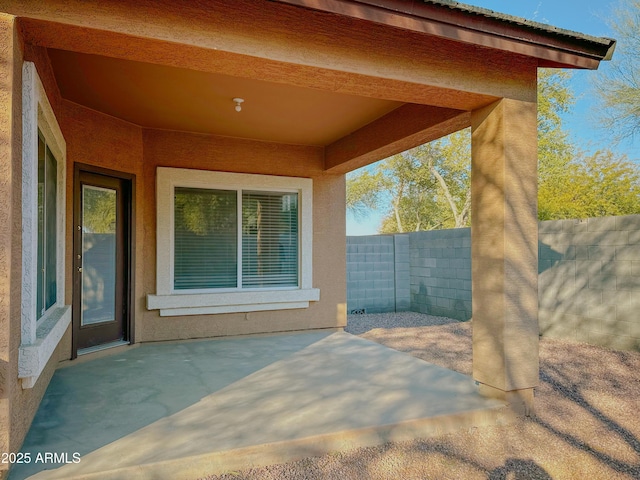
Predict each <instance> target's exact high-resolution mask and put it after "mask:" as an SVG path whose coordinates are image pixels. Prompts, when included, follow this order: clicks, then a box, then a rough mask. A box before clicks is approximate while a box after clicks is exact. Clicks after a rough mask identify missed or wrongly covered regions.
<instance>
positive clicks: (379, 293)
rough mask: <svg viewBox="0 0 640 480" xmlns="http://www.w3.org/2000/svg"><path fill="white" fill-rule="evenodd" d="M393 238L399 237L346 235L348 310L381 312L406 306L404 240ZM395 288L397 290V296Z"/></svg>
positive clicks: (406, 284) (407, 257) (407, 292)
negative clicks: (398, 291)
mask: <svg viewBox="0 0 640 480" xmlns="http://www.w3.org/2000/svg"><path fill="white" fill-rule="evenodd" d="M396 237H402V236H399V235H374V236H366V237H347V311H348V312H349V313H352V312H356V311H359V310H366V312H367V313H385V312H395V311H402V310H408V309H409V301H408V297H409V288H408V283H409V279H408V271H409V268H408V263H409V252H408V241H405V239H402V238H399V239H398V242H397V243H396ZM405 244H406V247H405ZM396 260H397V262H396ZM405 272H406V274H405ZM405 275H406V280H405V278H404V276H405ZM396 289H400V290H401V292H400V293H399V294H398V295H396Z"/></svg>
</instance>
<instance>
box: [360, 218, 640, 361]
mask: <svg viewBox="0 0 640 480" xmlns="http://www.w3.org/2000/svg"><path fill="white" fill-rule="evenodd" d="M405 236H406V237H407V238H408V240H409V243H410V251H411V287H410V289H411V290H410V291H411V310H412V311H417V312H422V313H428V314H431V315H439V316H446V317H450V318H456V319H458V320H469V319H471V257H470V252H471V249H470V245H471V231H470V229H468V228H460V229H451V230H439V231H429V232H415V233H410V234H405ZM376 238H383V239H385V238H391V237H388V236H370V237H349V238H348V239H347V245H353V244H358V245H368V244H373V243H375V242H376V240H375V239H376ZM538 256H539V262H538V272H539V274H538V303H539V323H540V333H541V334H542V335H545V336H549V337H554V338H561V339H567V340H574V341H582V342H588V343H592V344H596V345H603V346H607V347H611V348H620V349H636V350H640V317H638V313H637V312H638V311H640V215H631V216H624V217H606V218H591V219H588V220H557V221H548V222H540V224H539V242H538ZM370 260H374V259H373V258H369V257H367V256H356V252H355V250H354V249H352V248H350V249H349V250H348V256H347V266H348V269H347V272H348V273H347V275H348V278H349V283H348V291H347V296H348V299H349V304H348V309H349V311H351V310H353V309H354V308H356V307H357V308H364V309H366V310H367V311H368V312H374V311H376V310H375V303H374V302H369V299H370V298H375V295H370V294H368V293H366V292H363V291H362V290H361V289H358V288H356V289H355V290H354V289H353V288H354V286H355V285H354V284H353V283H352V281H351V278H353V274H354V273H356V272H359V271H365V270H366V271H371V269H372V268H375V267H373V266H366V265H363V264H362V263H359V262H367V261H370ZM375 264H376V263H375V262H374V265H375ZM386 279H387V281H389V282H390V281H391V280H392V279H393V267H392V266H388V268H387V277H386ZM376 293H377V294H380V293H381V292H376ZM354 306H355V307H354Z"/></svg>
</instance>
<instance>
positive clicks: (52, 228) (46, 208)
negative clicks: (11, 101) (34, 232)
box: [36, 130, 58, 319]
mask: <svg viewBox="0 0 640 480" xmlns="http://www.w3.org/2000/svg"><path fill="white" fill-rule="evenodd" d="M57 183H58V162H57V160H56V158H55V157H54V156H53V153H52V152H51V149H50V148H49V146H48V145H47V142H46V141H45V139H44V136H43V135H42V132H40V130H38V258H37V269H36V279H37V280H36V282H37V296H36V315H37V318H38V319H40V318H41V317H42V316H43V315H44V314H45V312H46V311H47V310H48V309H49V308H51V307H52V306H53V305H55V303H56V300H57V291H58V288H57V245H58V242H57V229H58V228H57V218H58V210H57V196H58V195H57Z"/></svg>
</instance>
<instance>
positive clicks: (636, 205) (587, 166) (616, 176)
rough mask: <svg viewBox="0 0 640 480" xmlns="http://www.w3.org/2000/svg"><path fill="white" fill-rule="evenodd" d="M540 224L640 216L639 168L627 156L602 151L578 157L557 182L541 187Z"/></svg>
mask: <svg viewBox="0 0 640 480" xmlns="http://www.w3.org/2000/svg"><path fill="white" fill-rule="evenodd" d="M539 197H540V198H541V199H545V201H544V202H542V201H540V202H539V203H540V205H539V208H538V216H539V218H540V220H556V219H562V218H564V219H568V218H589V217H604V216H615V215H632V214H638V213H640V168H639V167H638V165H637V164H635V163H633V162H631V161H629V160H628V159H627V157H626V156H624V155H620V156H616V155H614V154H613V153H612V152H611V151H610V150H602V151H598V152H596V153H594V154H593V155H586V154H585V153H580V154H579V155H578V156H577V157H576V159H574V160H572V161H571V162H570V163H569V164H568V165H567V166H566V170H565V171H564V172H563V174H562V178H561V179H560V181H557V182H545V183H542V184H541V185H540V191H539Z"/></svg>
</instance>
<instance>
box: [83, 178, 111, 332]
mask: <svg viewBox="0 0 640 480" xmlns="http://www.w3.org/2000/svg"><path fill="white" fill-rule="evenodd" d="M116 202H117V194H116V190H113V189H110V188H103V187H96V186H93V185H82V271H81V273H82V279H81V282H82V312H81V323H80V324H81V325H82V326H85V325H93V324H97V323H103V322H113V321H115V320H116V315H115V313H116V239H117V238H116V220H117V218H116V217H117V203H116Z"/></svg>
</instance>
